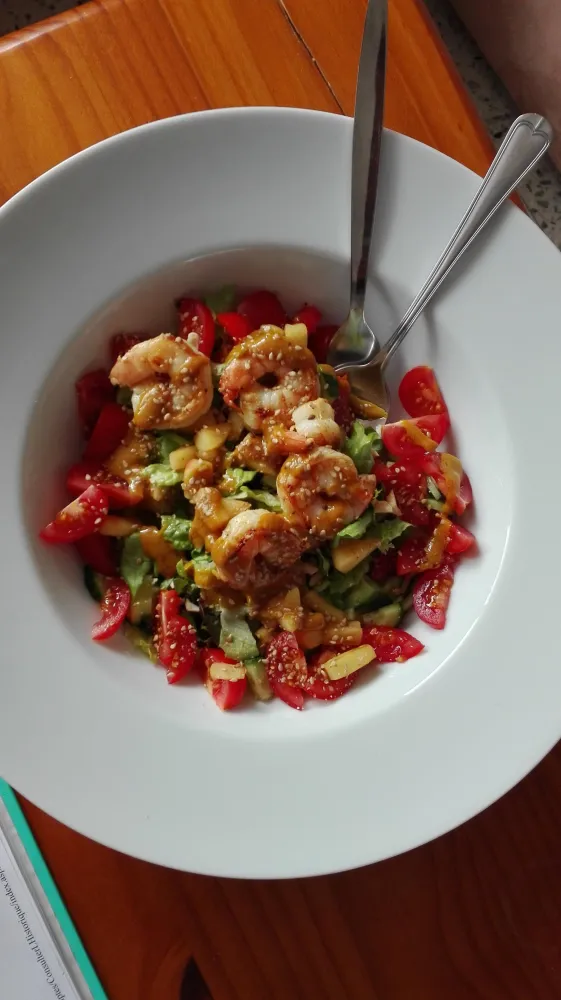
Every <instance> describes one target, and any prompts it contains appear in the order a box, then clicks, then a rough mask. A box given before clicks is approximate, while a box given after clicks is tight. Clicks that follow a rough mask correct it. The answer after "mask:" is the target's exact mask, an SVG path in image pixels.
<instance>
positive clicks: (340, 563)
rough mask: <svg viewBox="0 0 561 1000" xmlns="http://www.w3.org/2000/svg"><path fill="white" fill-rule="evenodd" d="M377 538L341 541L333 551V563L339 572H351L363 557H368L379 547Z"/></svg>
mask: <svg viewBox="0 0 561 1000" xmlns="http://www.w3.org/2000/svg"><path fill="white" fill-rule="evenodd" d="M379 544H380V543H379V541H378V539H377V538H357V539H351V538H349V539H346V540H345V541H343V542H340V543H339V545H337V547H336V548H334V549H333V552H332V553H331V558H332V559H333V565H334V566H335V569H336V570H338V571H339V573H350V572H351V570H352V569H354V568H355V566H358V564H359V563H361V562H362V560H363V559H366V557H367V556H369V555H370V553H371V552H374V549H376V548H378V545H379Z"/></svg>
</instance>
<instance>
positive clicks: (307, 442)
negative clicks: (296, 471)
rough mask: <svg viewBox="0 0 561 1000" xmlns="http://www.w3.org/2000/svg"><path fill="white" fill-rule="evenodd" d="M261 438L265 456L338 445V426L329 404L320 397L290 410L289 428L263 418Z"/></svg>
mask: <svg viewBox="0 0 561 1000" xmlns="http://www.w3.org/2000/svg"><path fill="white" fill-rule="evenodd" d="M263 437H264V440H265V445H266V448H267V452H268V454H269V455H291V454H292V453H293V452H303V451H309V450H310V449H311V448H319V447H321V446H323V445H327V446H330V447H332V448H338V447H339V445H340V444H341V429H340V427H339V426H338V424H336V423H335V413H334V411H333V407H332V406H330V404H329V403H328V402H327V400H326V399H321V398H320V399H313V400H312V401H311V402H310V403H303V404H302V406H298V407H297V408H296V409H295V410H294V413H293V414H292V427H288V428H287V427H284V426H283V425H282V424H277V423H273V422H272V421H266V423H265V427H264V430H263Z"/></svg>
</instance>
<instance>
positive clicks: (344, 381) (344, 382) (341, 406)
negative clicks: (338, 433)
mask: <svg viewBox="0 0 561 1000" xmlns="http://www.w3.org/2000/svg"><path fill="white" fill-rule="evenodd" d="M337 384H338V386H339V395H338V396H337V399H334V400H333V401H332V403H331V405H332V407H333V413H334V414H335V423H337V424H338V425H339V427H342V428H343V430H344V431H345V433H346V434H349V433H350V431H351V430H352V426H353V424H354V420H355V415H354V413H353V411H352V409H351V404H350V395H351V387H350V385H349V380H348V378H347V376H346V375H338V376H337Z"/></svg>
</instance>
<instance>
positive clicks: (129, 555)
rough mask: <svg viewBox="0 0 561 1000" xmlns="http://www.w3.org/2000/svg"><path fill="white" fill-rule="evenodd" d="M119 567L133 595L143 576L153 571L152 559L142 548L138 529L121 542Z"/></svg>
mask: <svg viewBox="0 0 561 1000" xmlns="http://www.w3.org/2000/svg"><path fill="white" fill-rule="evenodd" d="M120 569H121V576H122V577H123V580H125V582H126V583H128V585H129V590H130V592H131V594H132V596H133V597H135V596H136V592H137V590H138V588H139V587H140V585H141V583H142V581H143V580H144V577H145V576H146V575H147V574H148V573H152V572H153V566H152V560H151V559H149V558H148V556H147V555H146V554H145V552H144V549H143V548H142V543H141V541H140V535H139V533H138V531H135V532H134V534H132V535H129V536H128V537H127V538H125V540H124V542H123V549H122V552H121V567H120Z"/></svg>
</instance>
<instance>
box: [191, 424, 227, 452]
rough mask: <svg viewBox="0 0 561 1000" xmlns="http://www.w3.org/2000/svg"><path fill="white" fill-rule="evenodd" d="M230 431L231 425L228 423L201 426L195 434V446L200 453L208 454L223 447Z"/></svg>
mask: <svg viewBox="0 0 561 1000" xmlns="http://www.w3.org/2000/svg"><path fill="white" fill-rule="evenodd" d="M229 433H230V425H229V424H227V423H224V424H217V425H216V426H215V427H201V429H200V431H197V433H196V434H195V448H196V449H197V451H198V453H199V455H207V454H208V452H213V451H216V450H217V449H218V448H221V447H222V445H223V444H224V442H225V441H226V440H227V438H228V435H229Z"/></svg>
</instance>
